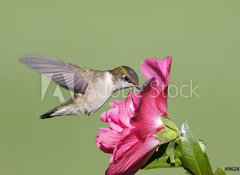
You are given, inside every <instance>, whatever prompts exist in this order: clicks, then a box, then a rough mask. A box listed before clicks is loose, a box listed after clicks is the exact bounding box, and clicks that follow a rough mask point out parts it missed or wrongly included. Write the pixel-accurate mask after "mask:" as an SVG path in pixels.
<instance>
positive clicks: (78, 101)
mask: <svg viewBox="0 0 240 175" xmlns="http://www.w3.org/2000/svg"><path fill="white" fill-rule="evenodd" d="M20 61H21V62H23V63H24V64H26V65H27V66H28V67H30V68H32V69H34V70H35V71H37V72H38V73H40V74H44V75H46V76H47V77H49V78H51V79H52V80H53V81H55V82H56V83H58V84H59V85H61V86H62V87H64V88H67V89H70V90H72V91H74V96H73V97H72V98H70V99H69V100H67V101H66V102H64V103H62V104H60V105H59V106H57V107H55V108H53V109H51V110H50V111H48V112H46V113H45V114H43V115H41V116H40V118H41V119H46V118H52V117H54V116H63V115H78V114H81V113H84V114H87V115H92V114H93V113H95V112H96V111H97V110H98V109H99V108H100V107H101V106H102V105H103V104H104V103H105V102H106V101H107V99H108V98H109V97H110V96H111V95H112V94H113V93H114V92H115V91H117V90H120V89H123V88H128V87H131V86H135V87H137V88H138V89H140V88H141V86H139V84H138V76H137V74H136V72H135V71H134V70H133V69H132V68H130V67H128V66H120V67H117V68H115V69H112V70H105V71H99V70H93V69H89V68H85V67H82V66H79V65H75V64H71V63H67V62H64V61H60V60H57V59H53V58H46V57H41V56H24V57H22V58H20Z"/></svg>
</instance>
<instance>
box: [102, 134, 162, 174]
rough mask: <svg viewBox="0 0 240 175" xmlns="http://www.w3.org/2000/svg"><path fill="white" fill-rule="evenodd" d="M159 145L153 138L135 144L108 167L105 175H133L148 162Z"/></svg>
mask: <svg viewBox="0 0 240 175" xmlns="http://www.w3.org/2000/svg"><path fill="white" fill-rule="evenodd" d="M159 143H160V142H159V140H158V139H156V138H155V137H148V138H146V140H145V142H140V141H139V142H137V143H136V144H135V145H133V146H132V147H131V148H129V149H128V150H127V151H126V152H124V153H123V154H122V156H121V157H120V158H119V159H118V160H116V161H113V162H112V163H111V164H110V165H109V167H108V169H107V171H106V175H134V174H135V173H136V172H137V171H138V170H139V169H140V168H142V167H143V166H144V165H145V163H146V162H147V161H148V160H149V158H150V157H151V156H152V154H153V153H154V152H155V150H156V147H157V146H158V145H159Z"/></svg>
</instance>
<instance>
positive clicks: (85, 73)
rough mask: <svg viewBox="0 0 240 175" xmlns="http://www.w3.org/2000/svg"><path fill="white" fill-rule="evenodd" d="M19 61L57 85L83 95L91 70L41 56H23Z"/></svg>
mask: <svg viewBox="0 0 240 175" xmlns="http://www.w3.org/2000/svg"><path fill="white" fill-rule="evenodd" d="M20 61H21V62H23V63H24V64H26V65H27V66H28V67H30V68H32V69H34V70H35V71H37V72H38V73H40V74H44V75H46V76H47V77H49V78H50V79H52V80H53V81H55V82H56V83H58V84H59V85H61V86H63V87H65V88H68V89H70V90H73V91H74V92H75V93H81V94H84V92H85V90H86V88H87V86H88V80H89V79H90V78H91V76H92V70H91V69H88V68H84V67H80V66H78V65H74V64H71V63H67V62H64V61H60V60H56V59H53V58H46V57H42V56H24V57H22V58H20Z"/></svg>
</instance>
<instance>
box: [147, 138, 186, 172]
mask: <svg viewBox="0 0 240 175" xmlns="http://www.w3.org/2000/svg"><path fill="white" fill-rule="evenodd" d="M177 146H178V144H177V141H176V140H174V141H172V142H169V143H164V144H162V145H160V147H159V148H158V151H157V152H155V153H154V155H153V156H152V157H151V158H150V160H149V161H148V163H147V164H146V165H145V167H144V169H153V168H178V167H181V161H180V159H179V155H180V153H179V152H178V150H179V149H178V148H175V147H177Z"/></svg>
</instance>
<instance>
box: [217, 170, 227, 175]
mask: <svg viewBox="0 0 240 175" xmlns="http://www.w3.org/2000/svg"><path fill="white" fill-rule="evenodd" d="M214 175H226V172H225V171H224V170H223V169H222V168H218V169H217V171H216V172H215V173H214Z"/></svg>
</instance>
